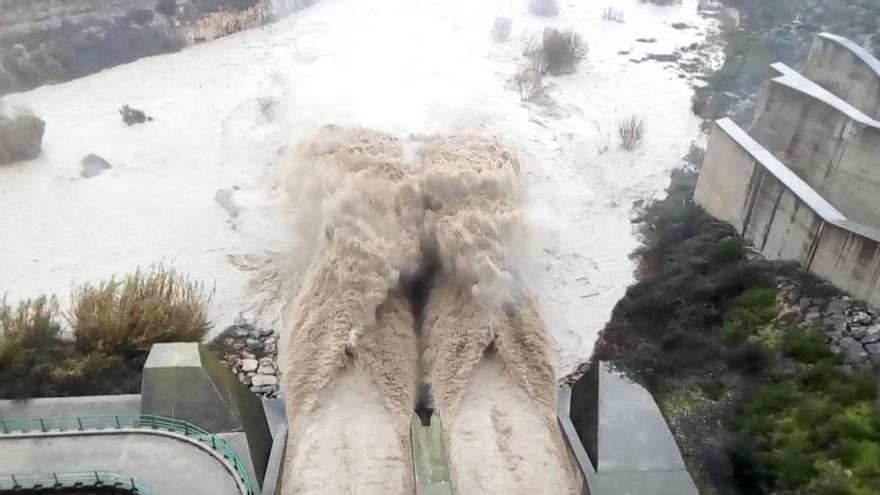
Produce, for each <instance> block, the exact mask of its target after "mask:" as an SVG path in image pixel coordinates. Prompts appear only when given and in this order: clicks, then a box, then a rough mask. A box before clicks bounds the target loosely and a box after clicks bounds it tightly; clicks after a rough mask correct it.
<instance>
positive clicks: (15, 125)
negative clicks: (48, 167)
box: [0, 103, 46, 164]
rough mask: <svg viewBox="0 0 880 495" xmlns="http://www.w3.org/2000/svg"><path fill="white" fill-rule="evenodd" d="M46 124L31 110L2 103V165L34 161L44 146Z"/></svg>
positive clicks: (0, 131) (0, 115) (0, 105)
mask: <svg viewBox="0 0 880 495" xmlns="http://www.w3.org/2000/svg"><path fill="white" fill-rule="evenodd" d="M45 130H46V123H45V122H43V120H42V119H40V118H39V117H37V116H35V115H34V114H33V112H31V110H30V109H29V108H26V107H21V106H17V107H14V108H7V107H5V106H3V104H2V103H0V164H7V163H15V162H22V161H25V160H33V159H34V158H36V157H37V156H39V154H40V150H41V148H42V146H43V133H44V132H45Z"/></svg>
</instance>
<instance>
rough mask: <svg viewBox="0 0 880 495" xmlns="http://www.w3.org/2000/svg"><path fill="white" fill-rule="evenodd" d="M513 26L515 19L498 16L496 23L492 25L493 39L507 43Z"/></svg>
mask: <svg viewBox="0 0 880 495" xmlns="http://www.w3.org/2000/svg"><path fill="white" fill-rule="evenodd" d="M512 28H513V21H511V20H510V18H508V17H496V18H495V24H493V25H492V39H493V40H495V41H497V42H499V43H505V42H507V40H509V39H510V31H511V30H512Z"/></svg>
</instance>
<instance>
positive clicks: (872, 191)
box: [750, 64, 880, 227]
mask: <svg viewBox="0 0 880 495" xmlns="http://www.w3.org/2000/svg"><path fill="white" fill-rule="evenodd" d="M773 68H774V69H775V70H776V71H777V72H778V73H779V74H780V75H779V76H777V77H774V78H773V79H771V81H770V83H769V85H768V87H767V89H766V90H765V93H764V95H763V97H762V101H763V105H762V109H761V112H760V114H759V115H758V117H757V119H756V120H755V123H754V125H753V127H752V129H751V131H750V134H751V136H752V137H754V139H755V140H756V141H757V142H758V143H760V144H761V145H762V146H764V147H765V148H767V149H768V150H769V151H770V152H772V153H773V154H774V155H775V156H776V157H777V158H779V160H781V161H782V162H784V163H785V164H786V165H787V166H788V167H789V168H790V169H791V170H793V171H794V172H795V173H796V174H797V175H798V176H799V177H800V178H802V179H803V180H804V181H805V182H806V183H807V184H809V185H810V187H811V188H813V189H815V190H816V192H818V193H819V194H820V195H822V196H823V197H824V198H825V199H826V200H827V201H828V202H830V203H831V204H833V205H834V206H835V207H836V208H837V209H839V210H840V211H841V212H843V214H844V215H846V217H847V218H848V219H850V220H853V221H855V222H859V223H862V224H865V225H869V226H872V227H878V226H880V208H876V207H875V206H874V205H873V204H872V202H870V201H866V198H877V197H880V166H878V162H877V155H876V153H877V150H878V149H880V122H878V121H876V120H874V119H873V118H871V117H869V116H867V115H865V114H864V113H863V112H861V111H860V110H858V109H857V108H855V107H854V106H852V105H850V104H849V103H847V102H846V101H844V100H842V99H840V98H839V97H837V96H835V95H833V94H832V93H830V92H829V91H828V90H826V89H824V88H822V87H821V86H819V85H818V84H816V83H814V82H812V81H810V80H809V79H806V78H805V77H803V76H802V75H801V74H799V73H798V72H796V71H794V70H793V69H791V68H789V67H787V66H785V65H784V64H773Z"/></svg>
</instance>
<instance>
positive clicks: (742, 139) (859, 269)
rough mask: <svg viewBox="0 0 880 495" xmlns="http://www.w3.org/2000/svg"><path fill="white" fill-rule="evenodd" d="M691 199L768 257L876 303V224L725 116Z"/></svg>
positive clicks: (879, 290) (879, 258) (879, 235)
mask: <svg viewBox="0 0 880 495" xmlns="http://www.w3.org/2000/svg"><path fill="white" fill-rule="evenodd" d="M876 149H880V148H876ZM694 199H695V200H696V201H697V203H699V204H700V205H702V206H703V208H705V209H706V211H707V212H708V213H710V214H711V215H713V216H715V217H718V218H720V219H722V220H725V221H727V222H729V223H730V224H732V225H733V226H734V227H735V228H736V229H737V230H738V231H739V232H740V233H741V234H742V235H743V237H745V238H746V239H748V240H749V241H751V242H752V244H754V245H755V246H756V247H758V248H760V249H761V251H762V252H763V253H764V254H765V255H766V256H767V257H769V258H772V259H783V260H792V261H796V262H798V263H799V264H800V265H801V266H803V267H804V268H805V269H807V270H810V271H811V272H813V273H815V274H816V275H818V276H820V277H822V278H824V279H826V280H828V281H830V282H831V283H833V284H834V285H836V286H838V287H840V288H841V289H843V290H845V291H847V292H849V293H850V294H852V295H853V296H855V297H856V298H859V299H863V300H865V301H867V302H868V303H869V304H871V305H873V306H876V307H880V285H878V278H880V247H878V241H880V231H877V230H876V229H873V228H870V227H866V226H864V225H862V224H859V223H857V222H854V221H852V220H849V219H847V218H846V217H845V216H844V214H842V213H841V212H840V211H839V210H837V209H836V208H834V206H832V205H831V204H830V203H828V202H827V201H825V199H824V198H823V197H822V196H821V195H820V194H819V193H818V192H817V191H815V190H814V189H813V188H811V187H810V186H809V185H808V184H807V183H806V182H805V181H804V180H802V179H801V178H800V177H798V175H796V174H795V173H793V172H792V171H791V170H790V169H789V168H788V167H787V166H786V165H785V164H783V163H782V162H781V161H780V160H778V159H777V158H776V157H774V156H773V154H771V153H770V152H769V151H768V150H766V149H765V148H763V147H762V146H761V145H760V144H759V143H758V142H757V141H755V140H754V139H752V138H751V137H750V136H749V135H748V134H746V132H745V131H743V130H742V129H740V128H739V127H738V126H737V125H736V124H734V123H733V121H731V120H729V119H722V120H720V121H718V122H717V123H716V125H715V127H714V128H713V130H712V134H711V137H710V142H709V150H708V152H707V153H706V158H705V161H704V162H703V169H702V171H701V173H700V179H699V182H698V183H697V189H696V192H695V193H694Z"/></svg>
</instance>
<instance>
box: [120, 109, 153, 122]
mask: <svg viewBox="0 0 880 495" xmlns="http://www.w3.org/2000/svg"><path fill="white" fill-rule="evenodd" d="M119 114H120V115H122V121H123V122H125V123H126V124H127V125H129V126H132V125H135V124H143V123H144V122H146V121H147V120H152V119H150V118H148V117H147V114H145V113H144V112H143V111H141V110H138V109H137V108H132V107H130V106H128V105H122V108H120V109H119Z"/></svg>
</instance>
